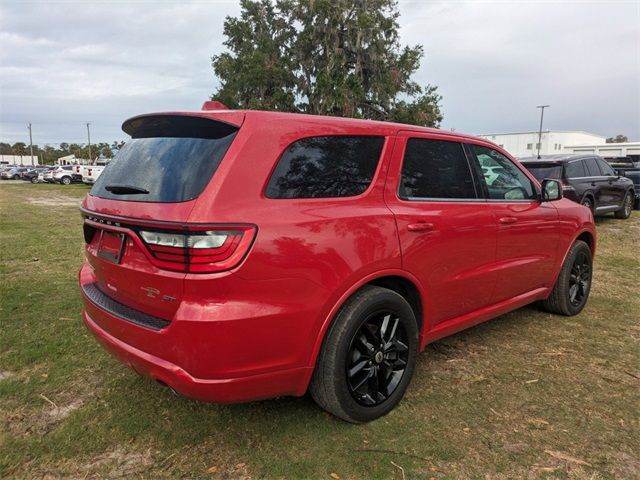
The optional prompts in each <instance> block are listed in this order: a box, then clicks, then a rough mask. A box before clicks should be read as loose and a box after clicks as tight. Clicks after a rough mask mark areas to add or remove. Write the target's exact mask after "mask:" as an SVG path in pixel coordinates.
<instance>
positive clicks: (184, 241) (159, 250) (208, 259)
mask: <svg viewBox="0 0 640 480" xmlns="http://www.w3.org/2000/svg"><path fill="white" fill-rule="evenodd" d="M255 231H256V229H255V227H253V226H224V227H219V228H216V227H211V226H209V227H197V228H188V229H186V230H180V231H167V230H147V229H143V230H139V231H138V234H139V235H140V238H141V239H142V241H143V242H144V244H145V245H146V247H147V248H148V250H149V252H150V253H151V255H152V256H153V258H154V259H155V262H154V263H156V264H157V265H158V266H159V267H161V268H166V269H169V270H178V271H184V272H194V273H213V272H220V271H223V270H229V269H231V268H233V267H235V266H236V265H238V264H239V263H240V261H241V260H242V258H244V256H245V254H246V253H247V251H248V250H249V247H250V246H251V243H252V242H253V237H254V235H255Z"/></svg>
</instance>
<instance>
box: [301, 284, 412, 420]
mask: <svg viewBox="0 0 640 480" xmlns="http://www.w3.org/2000/svg"><path fill="white" fill-rule="evenodd" d="M417 354H418V326H417V322H416V318H415V315H414V313H413V310H412V308H411V306H410V305H409V303H407V301H406V300H405V299H404V297H402V296H401V295H399V294H398V293H396V292H394V291H392V290H389V289H386V288H381V287H374V286H365V287H363V288H362V289H360V290H359V291H358V292H356V293H355V294H354V295H353V296H352V297H351V298H349V300H347V302H346V303H345V304H344V305H343V307H342V308H341V309H340V311H339V312H338V314H337V315H336V317H335V318H334V320H333V323H332V325H331V327H330V328H329V331H328V332H327V335H326V337H325V339H324V342H323V345H322V348H321V350H320V354H319V355H318V360H317V362H316V368H315V370H314V372H313V378H312V379H311V384H310V386H309V390H310V392H311V396H312V397H313V399H314V400H315V401H316V403H317V404H318V405H319V406H320V407H322V408H323V409H325V410H327V411H328V412H329V413H332V414H333V415H335V416H336V417H338V418H341V419H343V420H346V421H347V422H351V423H363V422H369V421H371V420H374V419H376V418H379V417H381V416H383V415H386V414H387V413H389V412H390V411H391V410H392V409H393V408H394V407H395V406H396V405H397V404H398V403H399V402H400V400H401V399H402V397H403V396H404V393H405V391H406V389H407V387H408V386H409V382H410V381H411V376H412V375H413V370H414V368H415V363H416V357H417Z"/></svg>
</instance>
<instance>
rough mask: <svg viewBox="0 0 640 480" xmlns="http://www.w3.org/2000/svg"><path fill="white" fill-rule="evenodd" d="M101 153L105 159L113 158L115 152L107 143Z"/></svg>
mask: <svg viewBox="0 0 640 480" xmlns="http://www.w3.org/2000/svg"><path fill="white" fill-rule="evenodd" d="M100 153H102V155H103V156H104V158H113V151H112V150H111V147H110V146H109V144H108V143H105V144H104V145H102V148H101V149H100Z"/></svg>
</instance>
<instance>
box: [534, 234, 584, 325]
mask: <svg viewBox="0 0 640 480" xmlns="http://www.w3.org/2000/svg"><path fill="white" fill-rule="evenodd" d="M592 261H593V257H592V255H591V249H590V248H589V246H588V245H587V244H586V243H585V242H583V241H582V240H577V241H576V242H575V243H574V244H573V246H572V247H571V250H569V254H568V255H567V258H566V259H565V261H564V264H563V265H562V270H560V275H558V279H557V280H556V284H555V285H554V286H553V290H552V291H551V295H549V298H547V299H546V300H543V301H542V307H543V308H544V309H545V310H546V311H548V312H551V313H558V314H560V315H566V316H568V317H571V316H573V315H577V314H578V313H580V312H581V311H582V309H583V308H584V306H585V305H586V304H587V300H588V299H589V292H590V291H591V278H592V274H593V268H592V265H593V263H592Z"/></svg>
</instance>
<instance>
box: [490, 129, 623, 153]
mask: <svg viewBox="0 0 640 480" xmlns="http://www.w3.org/2000/svg"><path fill="white" fill-rule="evenodd" d="M538 135H539V133H538V132H518V133H490V134H486V135H479V136H480V137H482V138H485V139H487V140H490V141H492V142H493V143H495V144H497V145H500V146H501V147H502V148H504V149H505V150H506V151H507V152H509V153H510V154H511V155H513V156H514V157H531V156H533V155H537V154H538ZM606 141H607V139H606V137H603V136H601V135H595V134H593V133H587V132H581V131H565V130H547V131H543V132H542V141H541V142H540V143H541V145H540V155H553V154H556V153H572V152H571V151H568V150H567V148H566V147H567V146H570V145H605V144H606ZM609 145H611V144H609Z"/></svg>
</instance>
